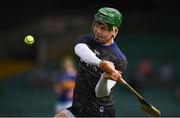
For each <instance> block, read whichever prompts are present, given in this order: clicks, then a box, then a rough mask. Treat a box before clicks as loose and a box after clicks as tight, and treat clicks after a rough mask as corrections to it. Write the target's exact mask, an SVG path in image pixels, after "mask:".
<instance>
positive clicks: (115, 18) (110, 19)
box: [94, 7, 122, 28]
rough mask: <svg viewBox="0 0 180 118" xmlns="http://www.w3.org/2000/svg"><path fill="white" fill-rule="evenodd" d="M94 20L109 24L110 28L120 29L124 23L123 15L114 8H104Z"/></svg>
mask: <svg viewBox="0 0 180 118" xmlns="http://www.w3.org/2000/svg"><path fill="white" fill-rule="evenodd" d="M94 20H95V21H96V22H102V23H105V24H107V25H108V27H109V28H112V27H118V28H119V27H120V25H121V22H122V15H121V13H120V12H119V11H118V10H116V9H114V8H109V7H103V8H100V9H99V10H98V12H97V13H96V14H95V15H94Z"/></svg>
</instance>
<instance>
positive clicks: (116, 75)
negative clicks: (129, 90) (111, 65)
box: [102, 70, 122, 81]
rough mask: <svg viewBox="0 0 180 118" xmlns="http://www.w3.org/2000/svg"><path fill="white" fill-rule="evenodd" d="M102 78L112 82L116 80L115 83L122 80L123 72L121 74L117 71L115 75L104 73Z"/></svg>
mask: <svg viewBox="0 0 180 118" xmlns="http://www.w3.org/2000/svg"><path fill="white" fill-rule="evenodd" d="M102 76H103V78H104V79H110V80H114V81H117V80H119V79H120V78H122V75H121V72H119V71H117V70H115V71H114V72H113V73H106V72H104V73H103V74H102Z"/></svg>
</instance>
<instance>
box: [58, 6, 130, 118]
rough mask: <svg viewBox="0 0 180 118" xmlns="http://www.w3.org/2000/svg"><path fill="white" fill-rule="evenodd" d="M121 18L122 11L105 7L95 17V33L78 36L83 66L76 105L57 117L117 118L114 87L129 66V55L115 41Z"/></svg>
mask: <svg viewBox="0 0 180 118" xmlns="http://www.w3.org/2000/svg"><path fill="white" fill-rule="evenodd" d="M121 21H122V15H121V13H120V12H119V11H118V10H116V9H114V8H109V7H103V8H101V9H99V10H98V12H97V13H96V14H95V16H94V21H93V25H92V32H93V34H90V35H83V36H80V37H78V39H77V40H76V43H75V48H74V50H75V53H76V55H77V56H78V59H79V67H78V75H77V79H76V85H75V89H74V95H73V105H72V107H70V108H68V109H67V110H64V111H62V112H60V113H58V114H57V115H56V116H57V117H72V116H75V117H90V116H91V117H92V116H93V117H115V109H114V101H113V90H114V89H113V88H114V85H115V84H116V80H117V79H119V80H121V79H120V78H121V72H123V71H124V70H125V69H126V65H127V60H126V57H125V55H124V54H123V53H122V52H121V51H120V49H119V48H118V46H117V45H116V43H115V42H114V38H115V37H116V35H117V33H118V31H119V27H120V25H121ZM102 60H106V61H102ZM115 69H117V70H115ZM119 71H121V72H119ZM110 79H112V80H110ZM114 80H115V81H114Z"/></svg>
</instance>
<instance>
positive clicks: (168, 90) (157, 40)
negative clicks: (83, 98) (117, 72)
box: [0, 0, 180, 117]
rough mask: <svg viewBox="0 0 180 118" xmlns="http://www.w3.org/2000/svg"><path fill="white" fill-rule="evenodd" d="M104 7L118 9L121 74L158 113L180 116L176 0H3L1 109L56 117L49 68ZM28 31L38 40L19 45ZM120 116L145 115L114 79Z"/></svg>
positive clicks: (69, 51)
mask: <svg viewBox="0 0 180 118" xmlns="http://www.w3.org/2000/svg"><path fill="white" fill-rule="evenodd" d="M102 6H109V7H114V8H116V9H118V10H120V11H121V13H122V14H123V23H122V27H121V28H120V32H119V34H118V38H117V40H116V42H117V44H118V45H119V47H120V48H121V50H122V51H123V52H124V53H125V54H126V56H127V59H128V68H127V71H126V73H125V75H124V77H125V79H126V80H127V81H128V82H129V83H130V84H131V85H132V86H133V87H134V88H135V89H136V90H137V91H138V92H139V93H140V94H141V95H142V96H144V98H145V99H146V100H147V101H148V102H149V103H151V104H152V105H154V106H155V107H157V108H159V109H160V110H161V112H162V116H180V112H179V111H180V82H179V81H180V80H179V77H180V74H179V73H180V61H179V60H180V48H179V44H180V41H179V40H180V35H179V31H180V15H179V10H180V9H179V6H178V1H177V0H136V1H135V0H121V1H120V0H119V1H118V0H111V1H98V0H97V1H95V0H91V1H85V0H65V1H64V0H19V1H18V0H14V1H12V0H2V1H0V41H1V43H0V106H1V107H0V116H50V117H51V116H53V115H54V104H55V102H56V96H55V94H54V92H53V87H52V86H53V85H52V73H53V72H54V71H56V70H57V69H58V68H59V63H60V61H61V59H62V58H63V57H64V56H66V55H72V56H74V54H73V41H74V40H75V38H76V37H77V36H79V35H81V34H84V33H89V32H90V31H91V23H92V20H93V15H94V14H95V13H96V11H97V10H98V9H99V8H100V7H102ZM28 34H32V35H33V36H34V38H35V43H34V44H33V45H31V46H27V45H25V44H24V42H23V40H24V37H25V36H26V35H28ZM114 96H115V102H116V104H115V105H116V109H117V116H149V115H148V114H146V113H144V112H143V111H142V110H140V109H139V108H138V102H137V100H135V99H134V97H133V96H132V95H131V94H129V93H128V92H127V91H126V89H124V88H123V87H122V86H120V85H118V86H116V92H115V95H114Z"/></svg>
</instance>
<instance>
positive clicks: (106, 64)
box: [99, 61, 115, 74]
mask: <svg viewBox="0 0 180 118" xmlns="http://www.w3.org/2000/svg"><path fill="white" fill-rule="evenodd" d="M99 67H100V68H101V69H102V70H103V71H104V72H106V73H109V74H110V73H113V72H115V67H114V64H113V63H112V62H110V61H101V62H100V64H99Z"/></svg>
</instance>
